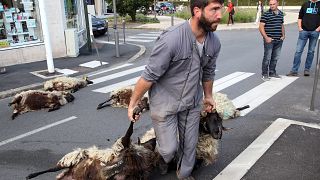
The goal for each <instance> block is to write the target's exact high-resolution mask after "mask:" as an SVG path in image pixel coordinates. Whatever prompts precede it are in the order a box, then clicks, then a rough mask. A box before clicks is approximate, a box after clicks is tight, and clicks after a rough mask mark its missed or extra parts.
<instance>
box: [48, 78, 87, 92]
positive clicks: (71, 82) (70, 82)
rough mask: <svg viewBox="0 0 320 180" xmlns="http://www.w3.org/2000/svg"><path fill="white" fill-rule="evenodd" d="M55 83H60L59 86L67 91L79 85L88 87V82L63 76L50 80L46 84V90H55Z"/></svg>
mask: <svg viewBox="0 0 320 180" xmlns="http://www.w3.org/2000/svg"><path fill="white" fill-rule="evenodd" d="M54 83H59V84H58V86H63V87H64V88H65V89H71V88H73V87H74V86H75V85H77V84H79V85H80V84H83V85H86V84H87V82H86V81H85V80H84V79H78V78H74V77H67V76H61V77H57V78H54V79H51V80H48V81H46V82H45V83H44V85H43V86H44V87H43V88H44V90H48V89H50V88H53V84H54Z"/></svg>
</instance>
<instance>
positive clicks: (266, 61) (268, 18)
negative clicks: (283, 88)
mask: <svg viewBox="0 0 320 180" xmlns="http://www.w3.org/2000/svg"><path fill="white" fill-rule="evenodd" d="M269 6H270V9H269V10H268V11H267V12H265V13H264V14H263V15H262V17H261V20H260V25H259V30H260V33H261V35H262V37H263V44H264V55H263V60H262V79H263V80H265V81H267V80H269V79H270V77H275V78H280V76H279V75H278V74H277V72H276V65H277V61H278V60H279V58H280V52H281V47H282V43H283V40H284V38H285V30H284V25H283V13H282V12H281V11H280V10H279V9H278V1H277V0H269Z"/></svg>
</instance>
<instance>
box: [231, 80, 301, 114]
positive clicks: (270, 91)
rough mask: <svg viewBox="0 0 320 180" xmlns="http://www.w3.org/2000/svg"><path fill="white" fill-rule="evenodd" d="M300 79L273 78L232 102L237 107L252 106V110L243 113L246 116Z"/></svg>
mask: <svg viewBox="0 0 320 180" xmlns="http://www.w3.org/2000/svg"><path fill="white" fill-rule="evenodd" d="M297 79H298V77H287V76H282V78H281V79H276V78H272V79H271V80H270V81H266V82H264V83H262V84H260V85H259V86H257V87H255V88H253V89H251V90H250V91H248V92H246V93H244V94H243V95H241V96H239V97H237V98H235V99H234V100H232V102H233V104H234V105H235V106H236V107H242V106H245V105H250V108H248V109H245V110H243V111H241V116H245V115H246V114H248V113H249V112H250V111H252V110H253V109H255V108H256V107H258V106H259V105H260V104H262V103H264V102H265V101H267V100H268V99H269V98H271V97H272V96H274V95H275V94H277V93H278V92H280V91H281V90H282V89H283V88H285V87H287V86H288V85H289V84H291V83H292V82H294V81H295V80H297Z"/></svg>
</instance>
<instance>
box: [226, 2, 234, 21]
mask: <svg viewBox="0 0 320 180" xmlns="http://www.w3.org/2000/svg"><path fill="white" fill-rule="evenodd" d="M225 12H228V14H229V17H228V23H227V25H228V26H229V24H230V23H231V24H232V25H233V24H234V18H233V16H234V14H235V8H234V5H233V3H232V1H231V0H228V4H227V10H226V11H225Z"/></svg>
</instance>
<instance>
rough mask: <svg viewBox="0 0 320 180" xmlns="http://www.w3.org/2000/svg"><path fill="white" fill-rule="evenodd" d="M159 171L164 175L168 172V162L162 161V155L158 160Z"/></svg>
mask: <svg viewBox="0 0 320 180" xmlns="http://www.w3.org/2000/svg"><path fill="white" fill-rule="evenodd" d="M159 171H160V174H161V175H165V174H167V173H168V164H167V163H166V162H165V161H164V159H163V158H162V157H160V160H159Z"/></svg>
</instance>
